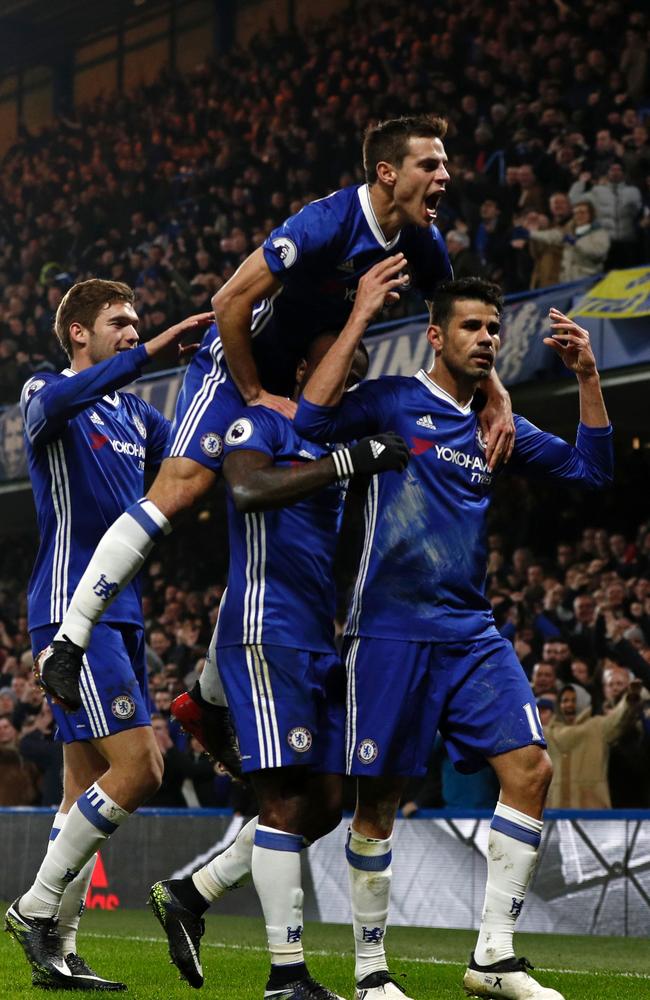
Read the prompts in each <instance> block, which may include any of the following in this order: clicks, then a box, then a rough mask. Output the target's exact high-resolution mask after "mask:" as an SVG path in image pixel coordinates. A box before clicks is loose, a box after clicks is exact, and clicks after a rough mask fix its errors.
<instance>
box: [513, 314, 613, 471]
mask: <svg viewBox="0 0 650 1000" xmlns="http://www.w3.org/2000/svg"><path fill="white" fill-rule="evenodd" d="M549 315H550V319H551V327H552V329H553V330H554V331H555V332H554V333H553V335H552V336H551V337H546V338H545V340H544V343H545V344H548V346H549V347H552V348H553V350H554V351H555V352H556V353H557V354H559V355H560V357H561V358H562V360H563V362H564V364H565V365H566V366H567V368H569V370H570V371H572V372H574V373H575V375H576V378H577V379H578V390H579V397H580V423H579V425H578V434H577V438H576V443H575V445H570V444H568V443H567V442H566V441H563V440H562V439H561V438H559V437H556V436H555V435H553V434H547V433H545V432H544V431H540V430H539V429H538V428H537V427H534V426H533V425H532V424H529V423H528V421H526V420H523V419H522V418H521V417H517V418H516V421H517V439H516V444H515V455H514V461H515V464H516V465H517V466H518V465H520V464H521V465H522V466H523V468H524V470H525V468H526V467H528V469H530V470H537V471H539V472H543V473H545V474H546V475H548V476H552V477H553V478H554V479H558V480H565V481H566V480H570V481H572V482H576V483H580V484H581V485H583V486H587V487H591V488H593V489H603V488H604V487H606V486H609V485H610V483H611V482H612V479H613V474H614V456H613V447H612V433H613V432H612V427H611V424H610V423H609V418H608V416H607V410H606V409H605V402H604V400H603V395H602V392H601V387H600V377H599V375H598V370H597V368H596V359H595V358H594V354H593V351H592V349H591V344H590V342H589V333H588V331H587V330H585V329H583V328H582V327H580V326H578V325H577V323H575V322H574V321H573V320H571V319H569V318H568V316H565V315H564V314H563V313H561V312H560V311H559V310H557V309H551V310H550V314H549Z"/></svg>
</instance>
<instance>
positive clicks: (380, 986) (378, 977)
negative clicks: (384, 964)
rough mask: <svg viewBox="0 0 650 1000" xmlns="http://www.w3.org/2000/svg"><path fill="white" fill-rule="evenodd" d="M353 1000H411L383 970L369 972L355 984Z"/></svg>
mask: <svg viewBox="0 0 650 1000" xmlns="http://www.w3.org/2000/svg"><path fill="white" fill-rule="evenodd" d="M354 1000H411V998H410V997H407V996H406V994H405V992H404V990H403V989H402V987H401V986H398V984H397V983H396V982H395V980H394V979H393V977H392V976H391V974H390V972H387V971H386V970H385V969H382V970H380V971H379V972H371V973H370V975H369V976H365V977H364V978H363V979H362V980H361V982H359V983H357V988H356V990H355V992H354Z"/></svg>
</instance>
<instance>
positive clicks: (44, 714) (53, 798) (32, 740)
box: [19, 699, 63, 806]
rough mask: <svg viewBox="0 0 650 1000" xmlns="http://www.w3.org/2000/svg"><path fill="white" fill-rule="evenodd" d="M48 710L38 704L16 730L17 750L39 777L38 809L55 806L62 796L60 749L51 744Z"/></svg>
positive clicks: (51, 721)
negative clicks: (37, 709) (18, 740)
mask: <svg viewBox="0 0 650 1000" xmlns="http://www.w3.org/2000/svg"><path fill="white" fill-rule="evenodd" d="M53 734H54V718H53V716H52V709H51V708H50V706H49V705H48V703H47V701H45V699H43V700H42V704H41V706H40V709H39V711H38V713H37V714H36V715H31V716H28V717H27V718H26V719H25V721H24V722H23V725H22V728H21V730H20V744H19V749H20V753H21V756H22V757H24V758H25V760H28V761H31V762H32V763H33V764H35V765H36V767H37V768H38V770H39V772H40V775H41V805H44V806H58V805H59V803H60V801H61V798H62V796H63V746H62V744H61V743H57V742H54V739H53Z"/></svg>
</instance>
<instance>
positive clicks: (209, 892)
mask: <svg viewBox="0 0 650 1000" xmlns="http://www.w3.org/2000/svg"><path fill="white" fill-rule="evenodd" d="M256 826H257V816H255V817H254V818H253V819H251V820H249V821H248V823H247V824H246V826H243V827H242V828H241V830H240V831H239V833H238V834H237V837H236V838H235V840H234V841H233V842H232V844H231V845H230V847H229V848H227V850H225V851H224V852H223V854H218V855H217V857H216V858H213V859H212V861H209V862H208V863H207V865H205V866H204V867H203V868H199V870H198V871H196V872H194V874H193V875H192V881H193V882H194V885H195V887H196V888H197V889H198V890H199V892H200V893H201V895H202V896H203V898H204V899H205V900H206V902H210V903H213V902H214V901H215V899H219V898H220V896H223V894H224V892H227V891H228V889H238V888H239V886H240V885H241V884H242V882H244V881H245V880H246V879H247V878H248V876H249V875H250V873H251V866H252V859H253V840H254V837H255V828H256Z"/></svg>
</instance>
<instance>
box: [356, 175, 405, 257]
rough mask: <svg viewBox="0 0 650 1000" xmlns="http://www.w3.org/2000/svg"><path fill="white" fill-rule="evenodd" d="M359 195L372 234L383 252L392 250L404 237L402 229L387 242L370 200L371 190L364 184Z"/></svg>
mask: <svg viewBox="0 0 650 1000" xmlns="http://www.w3.org/2000/svg"><path fill="white" fill-rule="evenodd" d="M357 194H358V195H359V203H360V205H361V211H362V212H363V214H364V216H365V220H366V222H367V223H368V226H369V227H370V232H371V233H372V235H373V236H374V237H375V239H376V240H377V243H379V246H380V247H381V248H382V249H383V250H392V249H393V247H394V246H395V244H396V243H397V241H398V240H399V238H400V236H401V235H402V230H401V229H400V231H399V232H398V234H397V236H394V237H393V239H392V240H390V241H387V240H386V237H385V236H384V232H383V230H382V228H381V226H380V225H379V223H378V222H377V216H376V215H375V210H374V208H373V207H372V202H371V200H370V189H369V187H368V185H367V184H362V185H361V187H360V188H358V189H357Z"/></svg>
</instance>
